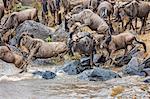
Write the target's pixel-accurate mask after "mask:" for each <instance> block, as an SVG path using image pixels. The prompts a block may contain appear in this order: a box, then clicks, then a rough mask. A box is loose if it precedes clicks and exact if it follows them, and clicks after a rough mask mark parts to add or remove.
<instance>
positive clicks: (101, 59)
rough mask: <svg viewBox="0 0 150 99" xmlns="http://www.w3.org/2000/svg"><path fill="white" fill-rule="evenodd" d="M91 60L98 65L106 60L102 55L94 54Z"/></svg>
mask: <svg viewBox="0 0 150 99" xmlns="http://www.w3.org/2000/svg"><path fill="white" fill-rule="evenodd" d="M93 62H94V64H95V65H100V64H103V63H105V62H106V57H105V56H104V55H99V54H95V55H94V57H93Z"/></svg>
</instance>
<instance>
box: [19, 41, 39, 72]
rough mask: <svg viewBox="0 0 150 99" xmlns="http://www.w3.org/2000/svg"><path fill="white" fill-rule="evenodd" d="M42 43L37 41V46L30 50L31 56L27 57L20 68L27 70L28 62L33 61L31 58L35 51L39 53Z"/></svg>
mask: <svg viewBox="0 0 150 99" xmlns="http://www.w3.org/2000/svg"><path fill="white" fill-rule="evenodd" d="M40 45H41V44H39V43H37V44H36V46H35V48H33V49H32V50H31V51H30V55H29V57H28V58H27V60H26V62H25V63H24V64H23V65H22V66H21V67H20V68H23V71H27V66H28V64H29V63H30V62H31V59H32V57H33V56H34V55H35V53H37V50H38V49H39V47H40Z"/></svg>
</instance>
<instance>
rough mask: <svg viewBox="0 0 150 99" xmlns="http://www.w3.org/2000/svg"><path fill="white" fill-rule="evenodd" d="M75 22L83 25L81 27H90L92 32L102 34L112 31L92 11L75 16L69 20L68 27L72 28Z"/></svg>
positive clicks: (85, 11)
mask: <svg viewBox="0 0 150 99" xmlns="http://www.w3.org/2000/svg"><path fill="white" fill-rule="evenodd" d="M75 22H80V23H81V24H82V25H81V27H84V26H89V27H90V28H91V29H92V30H95V31H97V33H100V34H106V33H109V32H110V31H112V30H110V27H109V26H108V24H107V23H106V22H105V21H104V20H103V19H102V18H100V17H99V16H98V15H97V14H95V13H94V12H92V11H91V10H90V9H85V10H83V11H81V12H80V13H79V14H73V15H72V16H71V18H70V19H69V20H68V27H69V28H70V27H71V26H72V25H73V24H74V23H75Z"/></svg>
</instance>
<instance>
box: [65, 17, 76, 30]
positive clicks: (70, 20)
mask: <svg viewBox="0 0 150 99" xmlns="http://www.w3.org/2000/svg"><path fill="white" fill-rule="evenodd" d="M76 18H77V14H74V15H72V16H71V17H70V19H69V20H68V21H67V23H68V24H67V26H68V28H70V27H71V26H72V25H73V24H74V23H75V21H76Z"/></svg>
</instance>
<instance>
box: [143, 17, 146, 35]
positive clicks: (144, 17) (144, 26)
mask: <svg viewBox="0 0 150 99" xmlns="http://www.w3.org/2000/svg"><path fill="white" fill-rule="evenodd" d="M145 27H146V18H145V17H144V26H143V34H145Z"/></svg>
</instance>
